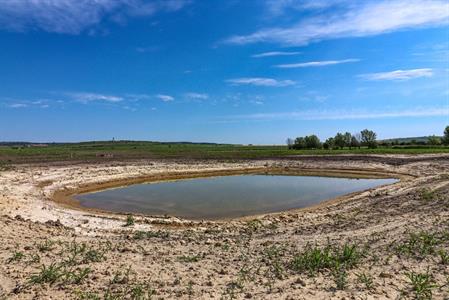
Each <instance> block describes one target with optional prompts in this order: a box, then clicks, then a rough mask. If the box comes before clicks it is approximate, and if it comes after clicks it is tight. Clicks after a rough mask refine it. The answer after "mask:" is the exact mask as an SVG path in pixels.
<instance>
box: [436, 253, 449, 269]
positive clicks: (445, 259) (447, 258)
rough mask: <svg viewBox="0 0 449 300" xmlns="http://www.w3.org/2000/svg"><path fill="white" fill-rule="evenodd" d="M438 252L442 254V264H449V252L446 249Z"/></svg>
mask: <svg viewBox="0 0 449 300" xmlns="http://www.w3.org/2000/svg"><path fill="white" fill-rule="evenodd" d="M438 254H439V255H440V259H441V264H443V265H449V253H448V252H447V251H444V250H440V251H438Z"/></svg>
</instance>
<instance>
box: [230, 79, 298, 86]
mask: <svg viewBox="0 0 449 300" xmlns="http://www.w3.org/2000/svg"><path fill="white" fill-rule="evenodd" d="M226 82H227V83H229V84H231V85H253V86H267V87H284V86H291V85H294V84H295V83H296V82H295V81H293V80H277V79H273V78H264V77H243V78H233V79H228V80H226Z"/></svg>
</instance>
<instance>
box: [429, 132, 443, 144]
mask: <svg viewBox="0 0 449 300" xmlns="http://www.w3.org/2000/svg"><path fill="white" fill-rule="evenodd" d="M427 144H429V145H432V146H436V145H440V144H441V139H440V138H439V137H437V136H435V135H432V136H429V138H428V140H427Z"/></svg>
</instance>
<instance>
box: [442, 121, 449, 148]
mask: <svg viewBox="0 0 449 300" xmlns="http://www.w3.org/2000/svg"><path fill="white" fill-rule="evenodd" d="M442 142H443V144H445V145H449V126H446V129H445V130H444V136H443V140H442Z"/></svg>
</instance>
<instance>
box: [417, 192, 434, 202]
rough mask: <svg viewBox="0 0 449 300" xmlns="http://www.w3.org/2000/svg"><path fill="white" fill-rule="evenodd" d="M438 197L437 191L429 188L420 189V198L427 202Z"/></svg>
mask: <svg viewBox="0 0 449 300" xmlns="http://www.w3.org/2000/svg"><path fill="white" fill-rule="evenodd" d="M436 197H437V195H436V193H435V191H432V190H429V189H422V190H421V191H420V198H421V200H423V201H425V202H429V201H432V200H435V199H436Z"/></svg>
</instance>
